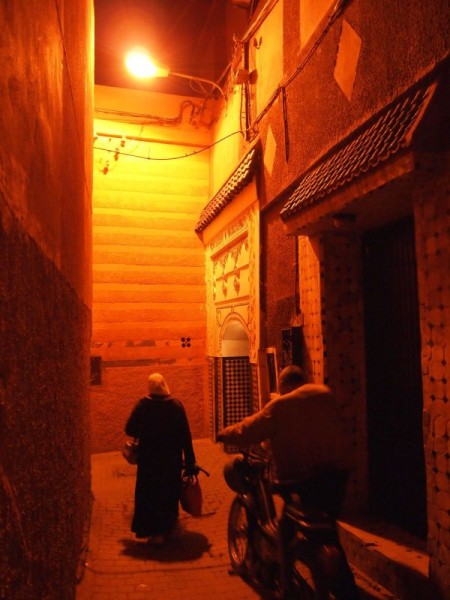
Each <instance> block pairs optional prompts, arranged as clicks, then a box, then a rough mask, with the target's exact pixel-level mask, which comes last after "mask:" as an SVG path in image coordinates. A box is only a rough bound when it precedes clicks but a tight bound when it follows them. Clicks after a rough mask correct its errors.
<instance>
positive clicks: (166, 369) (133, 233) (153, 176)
mask: <svg viewBox="0 0 450 600" xmlns="http://www.w3.org/2000/svg"><path fill="white" fill-rule="evenodd" d="M110 92H111V94H112V95H111V97H110V98H109V99H108V97H107V96H108V94H109V93H110ZM121 93H123V92H121ZM98 94H100V95H97V102H96V103H97V105H98V106H105V103H106V102H110V103H111V102H114V97H115V95H114V90H111V89H106V90H105V89H103V90H99V91H98ZM105 94H106V95H105ZM137 98H138V99H137V100H136V101H138V102H139V101H141V100H142V98H143V96H142V93H140V94H137ZM181 101H182V99H180V98H175V100H174V97H172V98H167V97H166V98H165V99H163V101H162V103H161V98H159V100H158V97H154V96H153V97H149V99H148V102H147V103H146V104H145V103H144V105H143V106H142V109H140V111H139V112H142V111H143V110H145V111H146V113H147V114H149V113H151V114H161V115H164V116H170V115H171V114H178V110H179V106H180V104H181ZM125 102H126V106H127V110H133V108H134V107H135V105H134V104H133V102H134V100H132V99H130V96H129V95H128V96H127V97H126V98H125ZM158 102H160V104H158ZM170 102H172V104H170ZM124 120H125V119H123V120H122V121H121V120H116V121H108V120H107V119H96V121H95V127H96V131H97V132H98V133H100V132H102V133H103V134H104V135H99V137H98V138H97V140H96V142H95V147H96V150H95V160H94V202H93V213H94V215H93V221H94V227H93V238H94V246H93V248H94V250H93V275H94V286H93V294H94V304H93V337H92V347H91V353H92V355H93V356H100V357H101V359H102V373H101V384H99V385H92V386H91V401H92V404H91V408H92V432H93V442H92V443H93V451H94V452H101V451H107V450H116V449H118V448H120V447H121V445H122V443H123V440H124V427H125V423H126V419H127V418H128V415H129V413H130V411H131V409H132V407H133V406H134V403H135V402H136V401H137V400H138V399H139V398H141V397H142V396H144V395H145V394H146V393H147V378H148V376H149V375H150V373H152V372H160V373H162V374H163V376H164V377H165V378H166V380H167V382H168V385H169V387H170V389H171V392H172V393H173V395H174V396H176V397H178V398H179V399H180V400H181V401H182V402H183V403H184V405H185V408H186V411H187V414H188V418H189V421H190V425H191V430H192V434H193V436H194V437H196V438H199V437H203V436H204V435H205V425H204V375H205V374H204V370H205V354H206V353H205V338H206V333H205V332H206V312H205V275H204V256H203V248H202V244H201V242H200V241H199V239H198V238H197V236H196V234H195V232H194V227H195V223H196V220H197V219H198V216H199V214H200V211H201V209H202V208H203V206H204V204H205V203H206V199H207V196H208V186H209V176H208V151H207V150H205V149H204V148H205V146H206V145H207V142H208V140H209V136H210V132H209V129H208V127H206V126H199V127H194V126H192V125H189V123H187V122H186V120H185V119H184V118H183V122H182V123H181V124H180V126H179V127H168V126H167V127H163V126H157V125H155V126H142V125H141V124H139V123H137V124H136V123H131V124H130V123H126V122H124ZM108 133H110V134H113V135H117V136H118V137H117V138H116V137H113V138H112V139H110V138H109V137H108V135H107V134H108ZM121 136H129V137H133V136H138V137H140V138H141V141H137V140H131V139H126V140H125V137H124V140H125V141H124V145H123V146H121V145H120V144H121ZM144 139H145V140H151V141H143V140H144ZM116 147H117V148H119V150H120V152H122V154H120V155H118V158H117V160H115V159H114V155H115V152H112V153H111V152H108V149H109V150H111V149H112V150H114V148H116ZM199 150H203V151H200V152H199ZM107 162H108V163H109V170H108V172H105V165H106V163H107Z"/></svg>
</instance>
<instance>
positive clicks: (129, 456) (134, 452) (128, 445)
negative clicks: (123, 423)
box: [122, 439, 139, 465]
mask: <svg viewBox="0 0 450 600" xmlns="http://www.w3.org/2000/svg"><path fill="white" fill-rule="evenodd" d="M138 450H139V441H138V440H136V439H135V440H133V441H130V440H127V441H126V442H125V445H124V447H123V448H122V456H123V457H124V459H125V460H126V461H127V462H129V463H130V465H137V462H138Z"/></svg>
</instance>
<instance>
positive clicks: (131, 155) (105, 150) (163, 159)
mask: <svg viewBox="0 0 450 600" xmlns="http://www.w3.org/2000/svg"><path fill="white" fill-rule="evenodd" d="M238 133H240V134H241V135H242V136H245V132H243V131H242V130H239V131H233V133H229V134H228V135H225V136H224V137H223V138H221V139H220V140H216V141H215V142H213V143H212V144H209V145H208V146H205V147H204V148H200V150H194V152H190V153H189V154H183V155H180V156H169V157H166V158H155V157H151V156H139V155H136V154H130V153H129V152H121V151H120V150H117V148H114V149H109V148H99V147H98V146H94V150H102V151H103V152H111V153H114V154H115V155H117V156H130V157H131V158H140V159H143V160H159V161H167V160H180V159H182V158H190V157H191V156H195V155H196V154H200V153H201V152H205V150H210V149H211V148H212V147H213V146H216V145H217V144H220V142H223V141H224V140H226V139H228V138H230V137H232V136H233V135H237V134H238ZM180 145H181V143H180Z"/></svg>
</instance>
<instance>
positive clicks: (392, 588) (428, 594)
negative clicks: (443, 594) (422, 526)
mask: <svg viewBox="0 0 450 600" xmlns="http://www.w3.org/2000/svg"><path fill="white" fill-rule="evenodd" d="M365 525H366V526H364V524H359V525H358V526H356V525H354V524H353V523H352V524H351V525H350V524H349V523H344V522H340V523H339V533H340V538H341V542H342V545H343V547H344V550H345V553H346V556H347V559H348V561H349V563H350V564H351V565H352V566H354V567H355V572H356V574H357V576H358V585H359V586H360V587H361V589H363V590H364V583H365V582H366V583H367V585H368V589H369V590H370V589H373V590H376V589H377V587H378V588H379V589H380V593H381V594H385V595H384V596H383V595H381V598H386V599H389V600H391V599H392V600H395V599H397V598H398V599H399V600H417V599H418V598H420V600H433V593H432V591H431V586H430V581H429V578H428V567H429V559H428V555H427V554H426V552H425V551H424V548H423V543H421V542H419V541H418V540H415V538H412V537H411V536H408V535H406V534H403V533H401V532H398V530H396V529H395V528H392V527H389V526H384V525H380V524H378V525H377V526H374V525H373V524H372V525H371V526H369V527H370V528H368V526H367V523H366V524H365ZM374 582H375V583H374ZM367 597H368V598H371V596H367ZM373 597H375V598H376V597H377V596H373Z"/></svg>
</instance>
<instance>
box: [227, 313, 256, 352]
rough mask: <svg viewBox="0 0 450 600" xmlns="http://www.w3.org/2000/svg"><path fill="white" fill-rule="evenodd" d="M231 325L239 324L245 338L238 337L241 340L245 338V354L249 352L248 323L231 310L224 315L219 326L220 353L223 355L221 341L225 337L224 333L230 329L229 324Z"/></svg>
mask: <svg viewBox="0 0 450 600" xmlns="http://www.w3.org/2000/svg"><path fill="white" fill-rule="evenodd" d="M233 325H237V326H239V330H240V331H242V332H243V334H244V335H245V338H240V339H242V340H244V339H245V341H246V342H247V343H248V351H247V354H250V347H251V342H250V331H249V329H248V325H247V323H246V322H245V320H244V319H243V317H242V316H241V315H240V314H239V313H236V312H232V313H230V314H229V315H227V316H226V318H225V320H224V321H223V323H222V326H221V327H220V331H219V351H220V355H221V356H223V355H224V354H223V341H224V340H226V339H227V338H226V337H225V334H226V332H227V331H228V330H229V329H230V326H233ZM229 339H231V338H229Z"/></svg>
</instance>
